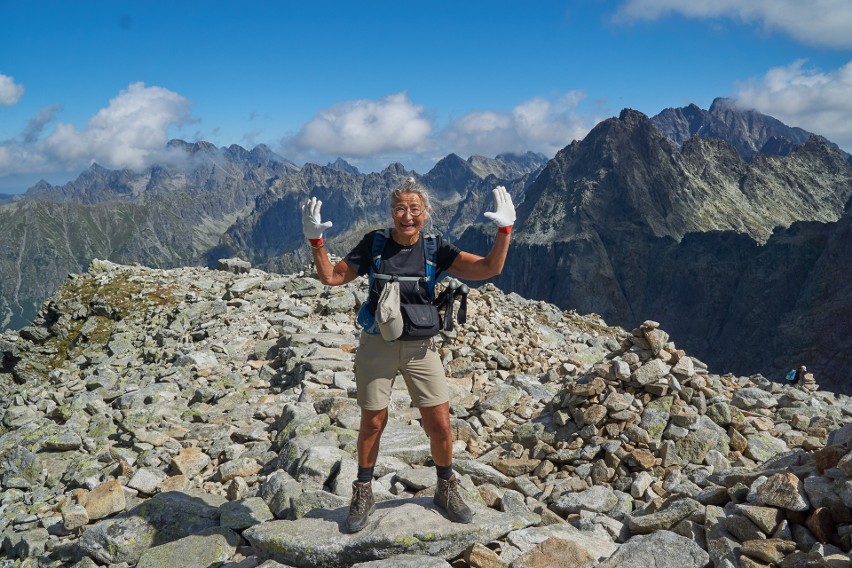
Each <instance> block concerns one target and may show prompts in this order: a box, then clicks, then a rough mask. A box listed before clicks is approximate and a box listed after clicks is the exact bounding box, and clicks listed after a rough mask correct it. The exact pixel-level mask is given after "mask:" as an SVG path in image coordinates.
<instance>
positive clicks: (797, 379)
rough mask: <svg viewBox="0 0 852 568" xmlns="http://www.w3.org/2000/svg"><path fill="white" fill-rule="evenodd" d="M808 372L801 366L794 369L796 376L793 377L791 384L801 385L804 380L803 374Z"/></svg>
mask: <svg viewBox="0 0 852 568" xmlns="http://www.w3.org/2000/svg"><path fill="white" fill-rule="evenodd" d="M807 372H808V368H807V367H805V366H804V365H802V366H801V367H799V368H798V369H796V376H795V377H793V384H794V385H800V384H802V379H804V378H805V373H807Z"/></svg>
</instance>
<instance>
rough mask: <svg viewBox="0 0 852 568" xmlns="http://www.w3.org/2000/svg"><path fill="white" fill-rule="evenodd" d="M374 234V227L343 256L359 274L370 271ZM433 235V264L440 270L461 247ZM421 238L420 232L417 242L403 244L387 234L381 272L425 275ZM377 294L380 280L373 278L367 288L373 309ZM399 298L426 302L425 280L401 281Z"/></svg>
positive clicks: (454, 257)
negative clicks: (408, 244) (434, 237)
mask: <svg viewBox="0 0 852 568" xmlns="http://www.w3.org/2000/svg"><path fill="white" fill-rule="evenodd" d="M375 234H376V231H371V232H369V233H367V234H366V235H364V238H363V239H361V242H360V243H358V245H357V246H356V247H355V248H354V249H352V251H351V252H350V253H349V254H347V255H346V257H345V258H344V259H343V260H345V261H346V264H348V265H349V266H351V267H352V269H353V270H354V271H355V272H357V273H358V275H359V276H364V275H365V274H369V273H370V260H371V259H372V257H373V255H372V250H373V236H374V235H375ZM436 238H437V239H438V242H437V245H438V251H437V254H436V255H435V264H436V268H437V272H438V273H441V272H445V271H446V270H447V269H449V268H450V266H452V264H453V262H455V260H456V257H457V256H458V255H459V253H460V252H461V249H459V248H458V247H457V246H455V245H454V244H452V243H450V242H447V241H445V240H444V239H442V238H441V237H440V236H438V237H436ZM423 239H424V237H423V234H422V233H421V234H420V238H419V239H417V242H416V243H414V244H413V245H411V246H402V245H400V244H399V243H397V242H396V241H395V240H393V238H392V237H388V239H387V242H386V243H385V248H384V250H383V251H382V262H381V267H380V268H379V271H380V272H381V273H382V274H395V275H397V276H423V277H424V278H425V276H426V259H425V257H424V251H423ZM380 294H381V284H380V283H379V281H378V280H376V281H374V284H373V289H372V290H370V305H371V306H372V307H373V309H374V310H375V308H376V304H377V302H378V299H379V295H380ZM399 301H400V302H401V303H403V304H428V303H429V291H428V289H427V285H425V281H424V283H420V282H400V283H399Z"/></svg>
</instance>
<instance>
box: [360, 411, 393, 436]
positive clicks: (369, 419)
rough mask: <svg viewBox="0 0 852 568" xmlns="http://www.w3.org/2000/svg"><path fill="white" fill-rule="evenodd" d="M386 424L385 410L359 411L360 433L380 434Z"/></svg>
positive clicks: (386, 414) (386, 412) (386, 415)
mask: <svg viewBox="0 0 852 568" xmlns="http://www.w3.org/2000/svg"><path fill="white" fill-rule="evenodd" d="M387 423H388V411H387V408H385V409H382V410H364V409H362V410H361V433H362V434H377V433H381V432H382V431H383V430H384V429H385V426H386V425H387Z"/></svg>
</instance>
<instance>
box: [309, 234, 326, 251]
mask: <svg viewBox="0 0 852 568" xmlns="http://www.w3.org/2000/svg"><path fill="white" fill-rule="evenodd" d="M308 242H309V243H311V248H312V249H313V250H319V249H321V248H323V247H324V246H325V239H323V238H322V237H320V238H318V239H308Z"/></svg>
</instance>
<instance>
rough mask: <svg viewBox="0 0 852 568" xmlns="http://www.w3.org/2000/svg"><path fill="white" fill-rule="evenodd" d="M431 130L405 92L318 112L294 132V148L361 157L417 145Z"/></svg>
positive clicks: (346, 103) (408, 148)
mask: <svg viewBox="0 0 852 568" xmlns="http://www.w3.org/2000/svg"><path fill="white" fill-rule="evenodd" d="M431 131H432V125H431V123H430V121H429V120H428V119H427V118H425V117H424V114H423V107H422V106H421V105H415V104H413V103H412V102H411V100H410V99H409V98H408V95H407V94H406V93H397V94H394V95H388V96H387V97H385V98H384V99H381V100H358V101H353V102H345V103H340V104H337V105H334V106H332V107H330V108H327V109H325V110H323V111H321V112H319V113H318V114H317V115H316V116H314V117H313V118H312V119H311V121H310V122H308V124H306V125H305V126H304V128H302V130H301V131H300V132H299V133H298V134H297V135H296V137H295V138H294V140H293V141H292V143H291V145H292V146H294V147H295V149H296V150H297V151H302V152H305V151H307V152H319V153H322V154H338V155H343V156H354V157H364V156H373V155H376V154H382V153H387V152H394V151H398V150H414V149H416V148H418V147H419V146H420V145H421V144H422V143H423V142H424V141H425V140H426V139H427V138H428V136H429V134H430V133H431Z"/></svg>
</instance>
